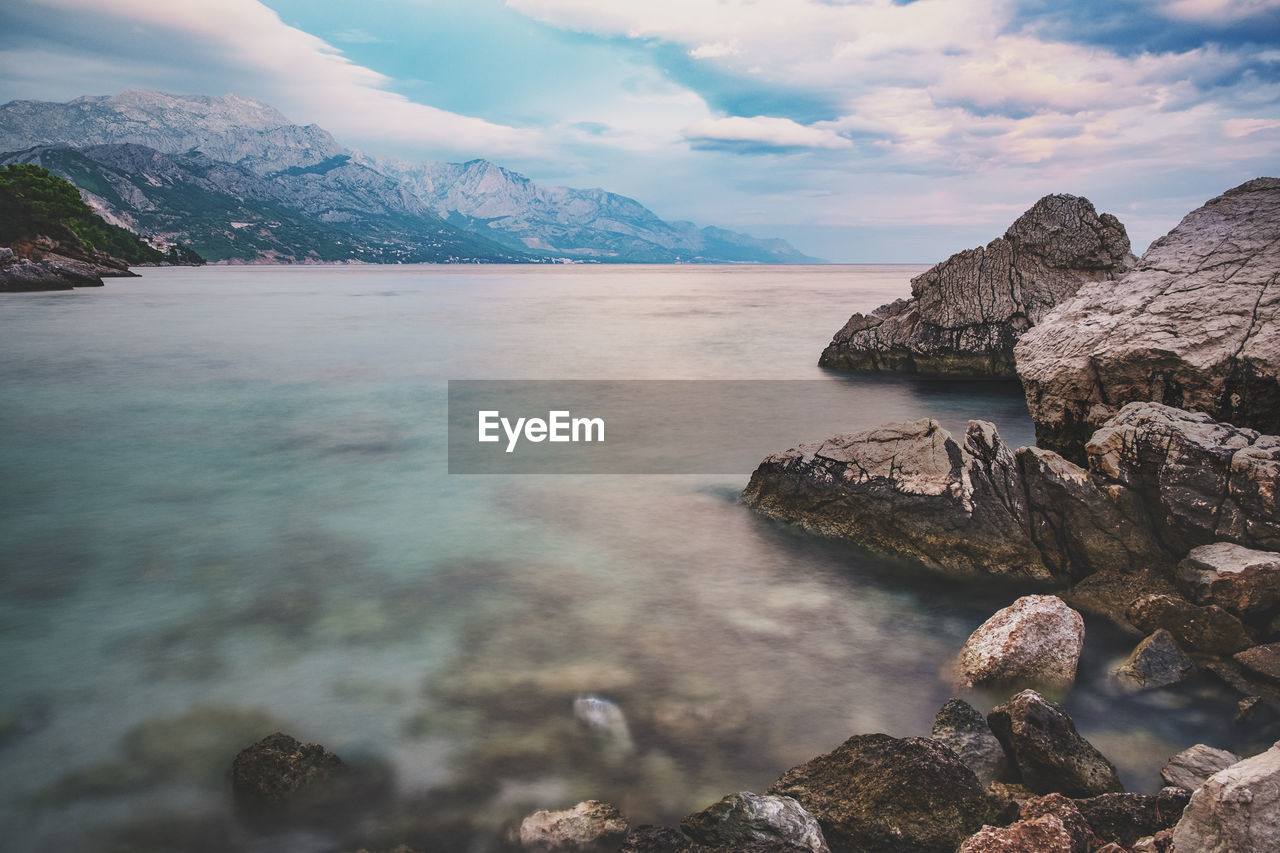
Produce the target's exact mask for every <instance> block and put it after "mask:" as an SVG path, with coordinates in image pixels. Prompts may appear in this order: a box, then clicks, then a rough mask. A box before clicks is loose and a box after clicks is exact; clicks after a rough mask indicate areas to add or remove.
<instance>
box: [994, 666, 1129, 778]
mask: <svg viewBox="0 0 1280 853" xmlns="http://www.w3.org/2000/svg"><path fill="white" fill-rule="evenodd" d="M987 722H988V723H989V724H990V725H991V731H992V732H994V733H995V736H996V737H997V738H999V739H1000V743H1001V744H1002V745H1003V746H1004V751H1005V754H1006V755H1008V756H1009V757H1010V758H1011V759H1012V760H1013V763H1014V765H1015V766H1016V767H1017V769H1018V772H1019V773H1020V774H1021V776H1022V782H1023V784H1024V785H1026V786H1027V787H1028V788H1030V789H1031V790H1032V791H1035V792H1036V793H1038V794H1051V793H1061V794H1066V795H1067V796H1069V797H1088V796H1092V795H1095V794H1104V793H1108V792H1112V791H1123V790H1124V786H1123V785H1121V784H1120V777H1119V776H1118V775H1116V768H1115V765H1113V764H1112V763H1111V762H1110V761H1108V760H1107V759H1106V757H1105V756H1103V754H1102V753H1100V752H1098V750H1097V749H1095V748H1094V746H1093V744H1091V743H1089V742H1088V741H1087V740H1085V739H1084V738H1083V737H1081V736H1080V734H1079V732H1077V731H1076V726H1075V723H1074V722H1073V721H1072V719H1071V717H1070V715H1068V714H1067V712H1066V711H1065V710H1064V709H1063V708H1062V706H1061V705H1057V704H1055V703H1053V702H1050V701H1048V700H1047V699H1045V698H1044V697H1043V696H1041V695H1040V694H1039V693H1037V692H1036V691H1034V690H1024V691H1022V692H1021V693H1019V694H1018V695H1017V696H1014V697H1013V698H1012V699H1010V700H1009V701H1007V702H1005V703H1003V704H1001V705H997V706H996V707H995V708H993V709H992V710H991V713H990V714H988V715H987Z"/></svg>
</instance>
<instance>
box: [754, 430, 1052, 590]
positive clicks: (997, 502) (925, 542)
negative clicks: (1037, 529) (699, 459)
mask: <svg viewBox="0 0 1280 853" xmlns="http://www.w3.org/2000/svg"><path fill="white" fill-rule="evenodd" d="M743 500H744V501H745V502H746V503H748V504H749V505H751V506H752V507H753V508H754V509H755V510H756V511H757V512H760V513H761V514H763V515H767V516H770V517H772V518H778V519H782V520H785V521H791V522H795V523H797V524H799V525H801V526H802V527H804V528H805V529H807V530H810V531H812V532H815V533H821V534H823V535H828V536H843V537H848V538H850V539H853V540H855V541H857V542H859V543H860V544H862V545H864V546H866V547H871V548H876V549H880V550H884V551H890V552H893V553H899V554H906V555H909V556H911V557H914V558H916V559H918V560H920V561H921V562H923V563H924V564H926V565H928V566H930V567H932V568H934V569H937V570H940V571H944V572H948V573H955V574H963V575H981V574H996V575H1008V576H1012V577H1020V578H1036V579H1047V578H1049V577H1051V576H1052V574H1051V572H1050V570H1049V568H1048V567H1047V566H1045V564H1044V562H1043V560H1042V559H1041V557H1040V553H1039V551H1038V550H1037V549H1036V548H1035V546H1034V543H1032V542H1031V540H1030V538H1029V536H1028V535H1027V532H1026V529H1025V527H1024V524H1023V519H1024V518H1025V516H1026V508H1025V497H1024V491H1023V489H1022V488H1021V487H1020V485H1019V477H1018V474H1017V470H1016V463H1015V460H1014V458H1013V455H1012V454H1011V453H1010V452H1009V449H1008V448H1007V447H1006V446H1005V445H1004V444H1003V443H1002V442H1001V441H1000V438H999V436H998V435H997V434H996V431H995V427H993V426H992V425H991V424H989V423H986V422H985V421H971V422H970V423H969V429H968V432H967V433H966V435H965V440H964V446H963V447H962V446H961V445H960V444H958V443H957V442H956V441H955V440H954V439H953V438H952V437H951V435H950V434H949V433H948V432H947V431H946V430H944V429H943V428H942V427H941V426H940V425H939V424H938V423H937V421H934V420H932V419H927V418H926V419H922V420H918V421H911V422H909V423H897V424H886V425H884V426H882V427H879V428H877V429H872V430H867V431H865V432H861V433H855V434H852V435H838V436H835V437H833V438H831V439H828V440H827V441H825V442H823V443H821V444H812V445H802V446H801V447H799V448H796V449H793V450H789V451H787V452H786V453H780V454H776V455H774V456H770V457H768V458H767V459H765V460H764V461H763V462H762V463H761V464H760V466H759V467H758V468H757V469H756V471H755V473H754V474H752V476H751V481H750V482H749V483H748V484H747V488H746V490H745V491H744V492H743Z"/></svg>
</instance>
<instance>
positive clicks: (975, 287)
mask: <svg viewBox="0 0 1280 853" xmlns="http://www.w3.org/2000/svg"><path fill="white" fill-rule="evenodd" d="M1133 261H1134V258H1133V256H1132V255H1131V254H1130V252H1129V237H1128V235H1127V234H1126V233H1125V230H1124V226H1123V225H1121V224H1120V222H1119V220H1117V219H1116V218H1115V217H1114V216H1112V215H1110V214H1107V213H1104V214H1102V215H1101V216H1099V215H1098V213H1097V212H1096V211H1095V210H1094V208H1093V205H1092V204H1090V203H1089V201H1088V199H1084V198H1078V197H1076V196H1070V195H1049V196H1045V197H1044V198H1042V199H1040V200H1039V201H1038V202H1036V203H1035V205H1033V206H1032V207H1031V209H1030V210H1028V211H1027V212H1026V213H1024V214H1023V215H1022V216H1020V217H1019V218H1018V220H1017V221H1016V222H1014V223H1013V225H1011V226H1010V227H1009V230H1008V231H1006V232H1005V235H1004V237H1002V238H999V239H997V240H993V241H992V242H990V243H988V244H987V246H986V247H985V248H977V249H969V250H967V251H964V252H959V253H958V254H955V255H952V256H951V257H950V258H948V259H947V260H945V261H943V262H942V263H940V264H938V265H937V266H935V267H933V268H932V269H930V270H929V271H928V272H925V273H923V274H922V275H919V276H916V277H915V278H914V279H912V281H911V293H912V298H911V299H909V300H902V299H900V300H898V301H897V302H894V303H892V304H889V305H885V306H882V307H880V308H878V309H876V310H875V311H873V312H872V313H871V314H870V315H864V314H854V315H853V317H851V318H850V319H849V322H848V323H846V324H845V326H844V328H842V329H840V331H838V332H836V334H835V338H834V339H833V340H832V341H831V343H830V344H829V345H828V346H827V348H826V349H825V350H824V351H823V353H822V357H821V359H820V360H819V362H818V363H819V364H820V365H822V366H823V367H832V368H837V369H843V370H890V371H898V372H905V373H925V374H935V375H951V376H955V375H966V376H1008V377H1012V376H1014V375H1015V371H1014V363H1013V346H1014V344H1015V343H1016V342H1017V340H1018V338H1019V337H1020V336H1021V335H1022V334H1023V332H1025V331H1026V330H1027V329H1028V328H1030V327H1031V326H1033V325H1035V324H1036V323H1038V322H1040V320H1041V318H1042V317H1043V316H1044V315H1045V314H1046V313H1047V312H1048V310H1049V309H1050V308H1052V307H1053V306H1054V305H1057V304H1058V303H1059V302H1061V301H1063V300H1064V299H1067V298H1069V297H1071V296H1072V295H1074V294H1075V293H1076V291H1078V290H1079V289H1080V288H1081V286H1083V285H1086V284H1093V283H1096V282H1109V281H1111V280H1113V279H1115V278H1116V277H1117V276H1118V275H1119V274H1121V273H1123V272H1124V271H1125V270H1127V269H1128V267H1129V266H1130V265H1131V264H1132V263H1133Z"/></svg>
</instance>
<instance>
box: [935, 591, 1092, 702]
mask: <svg viewBox="0 0 1280 853" xmlns="http://www.w3.org/2000/svg"><path fill="white" fill-rule="evenodd" d="M1083 647H1084V619H1083V618H1081V616H1080V614H1079V613H1077V612H1076V611H1074V610H1072V609H1071V608H1070V607H1068V606H1067V605H1066V604H1064V603H1063V601H1062V599H1061V598H1058V597H1057V596H1056V595H1025V596H1023V597H1022V598H1019V599H1018V600H1017V601H1015V602H1014V603H1013V604H1011V605H1009V606H1008V607H1006V608H1004V609H1003V610H1000V611H999V612H997V613H996V614H995V615H994V616H992V617H991V618H990V619H988V620H987V621H986V622H984V623H982V625H981V626H979V627H978V629H977V630H975V631H974V632H973V634H971V635H970V636H969V639H968V640H967V641H966V642H965V644H964V648H962V649H961V650H960V655H959V657H957V659H956V673H957V676H958V677H959V679H960V681H961V683H962V684H964V686H966V687H1017V688H1022V687H1042V688H1047V689H1053V690H1067V689H1069V688H1070V687H1071V685H1072V684H1073V683H1074V682H1075V679H1076V666H1077V665H1078V663H1079V661H1080V650H1081V649H1082V648H1083Z"/></svg>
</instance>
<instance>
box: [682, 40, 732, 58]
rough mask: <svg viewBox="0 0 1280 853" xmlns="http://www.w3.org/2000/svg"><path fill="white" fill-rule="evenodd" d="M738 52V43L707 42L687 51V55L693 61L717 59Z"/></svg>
mask: <svg viewBox="0 0 1280 853" xmlns="http://www.w3.org/2000/svg"><path fill="white" fill-rule="evenodd" d="M737 52H738V42H737V40H736V39H735V40H734V41H709V42H707V43H705V44H700V45H698V46H697V47H695V48H692V49H690V50H689V55H690V56H692V57H693V58H694V59H719V58H720V57H722V56H733V55H734V54H735V53H737Z"/></svg>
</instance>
